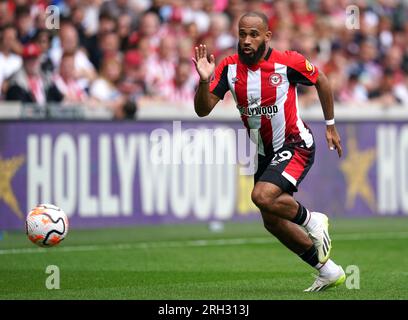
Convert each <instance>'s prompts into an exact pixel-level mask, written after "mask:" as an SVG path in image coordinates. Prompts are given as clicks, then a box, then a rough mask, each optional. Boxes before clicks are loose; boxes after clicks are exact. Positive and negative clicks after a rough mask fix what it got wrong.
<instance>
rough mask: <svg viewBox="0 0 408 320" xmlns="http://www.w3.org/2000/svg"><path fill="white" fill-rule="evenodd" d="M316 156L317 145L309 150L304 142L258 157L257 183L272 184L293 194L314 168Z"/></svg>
mask: <svg viewBox="0 0 408 320" xmlns="http://www.w3.org/2000/svg"><path fill="white" fill-rule="evenodd" d="M314 155H315V144H314V143H313V145H312V146H310V147H309V148H308V147H306V145H305V143H304V142H303V141H302V142H297V143H292V144H287V145H284V146H283V147H282V148H280V149H279V150H278V151H276V152H274V153H273V154H271V155H269V156H262V155H258V169H257V171H256V173H255V176H254V180H255V183H257V182H258V181H264V182H270V183H273V184H275V185H277V186H278V187H280V188H281V189H282V190H283V191H284V192H287V193H289V194H293V192H296V191H298V189H297V187H298V185H299V184H300V182H301V181H302V180H303V178H304V177H305V176H306V174H307V172H308V171H309V170H310V168H311V167H312V164H313V162H314Z"/></svg>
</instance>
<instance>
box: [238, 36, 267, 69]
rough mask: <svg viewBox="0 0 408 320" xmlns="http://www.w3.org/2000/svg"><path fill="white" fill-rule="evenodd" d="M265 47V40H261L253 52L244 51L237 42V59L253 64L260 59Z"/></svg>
mask: <svg viewBox="0 0 408 320" xmlns="http://www.w3.org/2000/svg"><path fill="white" fill-rule="evenodd" d="M265 48H266V42H265V41H263V42H262V43H261V44H260V45H259V47H258V49H257V50H256V51H255V52H252V53H250V54H247V53H245V52H244V51H243V50H242V48H241V46H240V45H239V44H238V56H239V59H240V60H241V61H242V62H243V63H244V64H246V65H249V66H251V65H254V64H257V63H258V61H259V60H261V58H262V55H263V53H264V52H265Z"/></svg>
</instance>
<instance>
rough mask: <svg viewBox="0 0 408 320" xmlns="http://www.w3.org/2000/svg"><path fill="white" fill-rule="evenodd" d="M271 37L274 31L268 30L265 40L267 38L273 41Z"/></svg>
mask: <svg viewBox="0 0 408 320" xmlns="http://www.w3.org/2000/svg"><path fill="white" fill-rule="evenodd" d="M271 39H272V31H269V30H268V31H266V33H265V40H266V42H268V41H271Z"/></svg>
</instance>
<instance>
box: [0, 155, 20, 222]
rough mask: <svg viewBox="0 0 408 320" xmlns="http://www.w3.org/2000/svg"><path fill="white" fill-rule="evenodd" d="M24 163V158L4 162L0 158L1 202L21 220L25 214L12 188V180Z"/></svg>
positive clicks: (14, 158)
mask: <svg viewBox="0 0 408 320" xmlns="http://www.w3.org/2000/svg"><path fill="white" fill-rule="evenodd" d="M23 163H24V156H18V157H13V158H10V159H4V160H3V159H2V158H1V157H0V200H2V201H4V203H6V204H7V205H8V206H9V207H10V208H11V210H12V211H13V212H14V213H15V214H16V215H17V217H19V218H20V219H23V213H22V212H21V210H20V207H19V205H18V202H17V200H16V197H15V195H14V192H13V188H12V187H11V180H12V179H13V177H14V175H15V174H16V172H17V171H18V169H20V167H21V165H22V164H23Z"/></svg>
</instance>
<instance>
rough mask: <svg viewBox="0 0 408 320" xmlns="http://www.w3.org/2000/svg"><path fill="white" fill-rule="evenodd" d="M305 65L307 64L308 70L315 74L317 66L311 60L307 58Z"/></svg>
mask: <svg viewBox="0 0 408 320" xmlns="http://www.w3.org/2000/svg"><path fill="white" fill-rule="evenodd" d="M305 65H306V70H307V71H309V72H311V74H313V73H314V72H315V67H314V65H313V64H311V63H310V61H309V60H307V59H306V60H305Z"/></svg>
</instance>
